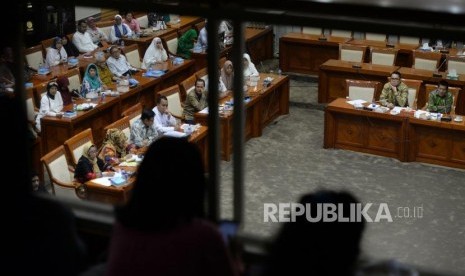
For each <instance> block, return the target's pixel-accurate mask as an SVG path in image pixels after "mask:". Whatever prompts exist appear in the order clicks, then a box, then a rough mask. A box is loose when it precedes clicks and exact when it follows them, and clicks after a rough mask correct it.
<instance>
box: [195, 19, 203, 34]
mask: <svg viewBox="0 0 465 276" xmlns="http://www.w3.org/2000/svg"><path fill="white" fill-rule="evenodd" d="M203 27H205V20H202V21H200V22H198V23H195V25H194V29H195V30H196V31H197V33H198V34H199V33H200V30H202V28H203Z"/></svg>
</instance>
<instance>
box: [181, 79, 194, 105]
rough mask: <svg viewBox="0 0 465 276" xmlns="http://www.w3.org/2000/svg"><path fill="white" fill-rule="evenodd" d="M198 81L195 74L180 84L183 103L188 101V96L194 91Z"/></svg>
mask: <svg viewBox="0 0 465 276" xmlns="http://www.w3.org/2000/svg"><path fill="white" fill-rule="evenodd" d="M196 80H197V76H196V75H195V74H194V75H192V76H190V77H188V78H187V79H185V80H183V81H182V82H181V83H180V84H179V88H180V89H181V90H180V92H181V101H183V102H184V101H185V100H186V97H187V94H189V92H191V91H192V90H194V88H195V81H196Z"/></svg>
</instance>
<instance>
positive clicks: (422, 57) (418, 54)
mask: <svg viewBox="0 0 465 276" xmlns="http://www.w3.org/2000/svg"><path fill="white" fill-rule="evenodd" d="M441 56H442V55H441V53H436V52H429V51H421V50H414V51H413V65H412V67H413V68H415V69H423V70H429V71H436V70H437V69H438V67H439V62H440V60H441Z"/></svg>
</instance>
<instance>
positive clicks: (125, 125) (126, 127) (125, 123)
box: [103, 116, 131, 139]
mask: <svg viewBox="0 0 465 276" xmlns="http://www.w3.org/2000/svg"><path fill="white" fill-rule="evenodd" d="M111 128H117V129H119V130H121V131H122V132H123V133H124V135H126V137H128V139H129V137H131V125H130V122H129V117H128V116H124V117H123V118H121V119H119V120H117V121H115V122H113V123H111V124H109V125H107V126H106V127H104V128H103V137H105V136H106V134H107V130H109V129H111Z"/></svg>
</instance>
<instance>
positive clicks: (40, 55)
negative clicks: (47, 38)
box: [24, 44, 44, 70]
mask: <svg viewBox="0 0 465 276" xmlns="http://www.w3.org/2000/svg"><path fill="white" fill-rule="evenodd" d="M24 54H25V56H26V62H27V64H28V65H29V66H30V67H32V68H34V69H35V70H38V69H39V65H40V64H43V63H44V52H43V50H42V44H40V45H36V46H32V47H30V48H27V49H25V50H24Z"/></svg>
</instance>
